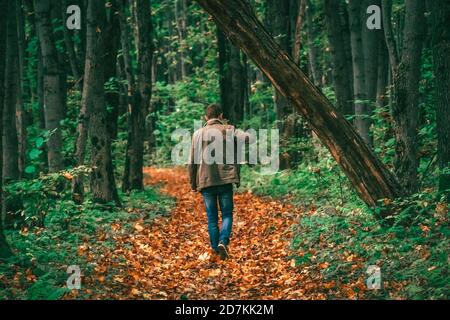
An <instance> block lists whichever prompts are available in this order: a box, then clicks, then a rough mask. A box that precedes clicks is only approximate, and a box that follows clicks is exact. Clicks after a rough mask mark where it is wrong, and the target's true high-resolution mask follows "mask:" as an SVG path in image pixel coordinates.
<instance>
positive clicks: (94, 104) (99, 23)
mask: <svg viewBox="0 0 450 320" xmlns="http://www.w3.org/2000/svg"><path fill="white" fill-rule="evenodd" d="M106 29H107V26H106V10H105V3H104V1H102V0H89V1H88V7H87V28H86V32H87V34H86V63H85V81H84V86H83V88H84V91H85V92H83V95H84V99H85V100H86V102H85V103H86V105H87V112H88V114H89V125H88V127H89V130H88V132H89V140H90V144H91V149H90V153H91V167H92V173H91V179H90V180H91V181H90V185H91V191H92V193H93V197H94V200H95V201H97V202H100V203H106V202H112V201H114V202H116V204H120V200H119V196H118V194H117V189H116V182H115V179H114V170H113V164H112V157H111V140H110V137H109V133H108V131H107V123H106V120H107V110H106V104H105V88H104V83H105V77H104V72H105V71H104V70H105V65H104V59H103V57H104V54H105V43H104V40H105V36H106V35H105V30H106Z"/></svg>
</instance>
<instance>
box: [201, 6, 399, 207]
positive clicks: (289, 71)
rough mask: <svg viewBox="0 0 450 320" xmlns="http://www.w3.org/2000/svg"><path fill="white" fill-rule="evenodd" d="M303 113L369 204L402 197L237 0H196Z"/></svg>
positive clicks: (379, 165)
mask: <svg viewBox="0 0 450 320" xmlns="http://www.w3.org/2000/svg"><path fill="white" fill-rule="evenodd" d="M196 1H197V2H198V3H199V4H200V5H201V6H202V7H203V8H204V9H205V10H206V11H207V12H209V13H210V14H211V15H212V17H213V18H214V20H215V22H216V23H217V24H218V25H219V26H220V28H221V29H222V31H224V32H225V33H226V34H227V36H228V38H229V39H230V40H231V41H233V43H234V44H235V45H237V46H239V47H240V48H241V49H242V50H243V51H244V52H245V53H246V54H247V55H248V57H250V58H252V59H253V61H254V62H255V63H256V64H257V65H258V66H259V67H260V68H261V69H262V70H263V72H264V73H265V74H266V76H267V77H268V78H269V79H270V80H271V82H272V83H273V84H274V85H275V87H276V88H277V89H278V90H280V92H282V93H283V95H285V96H286V97H287V98H288V99H289V100H290V101H291V102H292V103H293V105H295V107H296V108H297V109H298V110H299V112H300V113H301V114H302V115H303V116H304V117H305V120H307V121H308V122H309V124H310V126H311V128H312V129H313V130H314V132H315V133H316V134H317V136H318V137H319V138H320V139H321V141H322V142H323V143H324V144H325V146H326V147H327V148H328V149H329V151H330V152H331V154H332V156H333V157H334V158H335V159H336V161H337V162H338V163H339V164H340V166H341V168H342V169H343V171H344V172H345V173H346V175H347V177H348V178H349V180H350V181H351V183H352V184H353V186H354V187H355V189H356V191H357V192H358V194H359V196H360V197H361V199H362V200H364V201H365V202H366V203H367V204H368V205H369V206H376V205H377V202H378V200H381V199H385V198H389V199H393V198H396V197H398V196H400V195H402V193H403V192H402V188H401V186H400V185H399V184H398V182H397V181H396V179H395V177H394V176H393V175H392V174H391V173H390V172H389V171H388V170H387V169H386V168H385V167H384V166H383V164H382V163H381V162H380V161H379V160H378V159H377V158H376V157H375V156H374V154H373V153H372V151H371V150H370V149H369V148H368V147H367V145H366V144H365V143H364V141H363V140H362V138H361V137H360V136H359V135H358V134H357V133H356V132H355V130H354V129H353V127H352V126H351V124H350V123H349V122H348V121H347V120H345V118H344V117H343V116H342V115H341V114H340V113H339V112H337V111H336V109H335V108H334V107H333V106H332V105H331V103H330V102H329V101H328V100H327V99H326V97H325V96H324V95H323V94H322V93H321V92H320V90H319V89H318V88H317V87H315V86H314V85H313V84H312V83H311V82H310V81H309V80H308V78H307V77H306V76H305V74H304V73H303V72H302V71H301V70H300V68H299V67H298V66H297V65H296V64H295V63H294V61H293V60H292V59H291V58H290V57H289V55H288V54H287V53H286V52H284V51H283V50H282V49H281V48H280V47H279V46H278V45H277V44H276V42H275V41H274V39H273V38H272V37H271V36H270V35H269V34H268V32H267V31H266V30H265V28H264V27H263V25H262V24H261V23H260V22H259V21H258V19H257V18H256V16H255V14H254V12H253V10H252V8H251V7H250V6H249V4H248V3H247V2H246V1H242V0H196Z"/></svg>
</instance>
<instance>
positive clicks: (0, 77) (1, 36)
mask: <svg viewBox="0 0 450 320" xmlns="http://www.w3.org/2000/svg"><path fill="white" fill-rule="evenodd" d="M11 2H12V1H10V2H9V3H11ZM8 16H9V15H8V2H6V1H1V2H0V30H7V20H8V18H7V17H8ZM5 60H6V32H0V123H3V106H4V92H5V90H4V79H5V63H6V61H5ZM2 212H3V139H0V259H3V258H7V257H9V256H10V255H11V249H10V248H9V245H8V242H7V241H6V238H5V234H4V233H3V214H2Z"/></svg>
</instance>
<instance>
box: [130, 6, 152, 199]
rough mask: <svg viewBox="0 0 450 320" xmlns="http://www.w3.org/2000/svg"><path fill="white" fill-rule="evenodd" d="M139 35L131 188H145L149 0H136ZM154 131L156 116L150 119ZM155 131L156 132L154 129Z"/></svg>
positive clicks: (148, 103) (149, 52)
mask: <svg viewBox="0 0 450 320" xmlns="http://www.w3.org/2000/svg"><path fill="white" fill-rule="evenodd" d="M137 8H138V12H137V37H138V43H137V47H138V66H137V79H138V86H137V91H138V92H137V94H136V98H137V99H136V100H135V101H134V103H132V104H131V112H130V119H131V128H130V132H129V136H128V148H127V158H128V161H129V166H130V168H129V181H128V186H129V187H128V190H126V191H130V190H142V189H143V188H144V185H143V171H142V170H143V164H144V140H145V119H146V116H147V114H148V113H149V112H151V114H152V115H151V116H152V117H153V116H154V115H153V110H151V101H150V100H151V92H152V79H151V76H152V59H153V50H154V47H153V27H152V16H151V7H150V0H137ZM150 125H151V126H152V128H151V130H152V131H153V127H154V119H153V118H152V120H151V121H150ZM152 134H153V132H152Z"/></svg>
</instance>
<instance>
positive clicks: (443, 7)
mask: <svg viewBox="0 0 450 320" xmlns="http://www.w3.org/2000/svg"><path fill="white" fill-rule="evenodd" d="M430 4H431V22H432V29H431V30H432V35H433V36H432V54H433V68H434V77H435V90H436V125H437V135H438V162H439V169H440V171H441V174H440V177H439V189H440V190H441V191H445V190H447V191H446V193H447V199H448V201H450V192H449V189H450V142H449V141H450V60H449V57H448V55H449V52H450V30H449V28H448V22H449V21H450V3H449V2H448V1H442V2H441V1H430Z"/></svg>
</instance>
